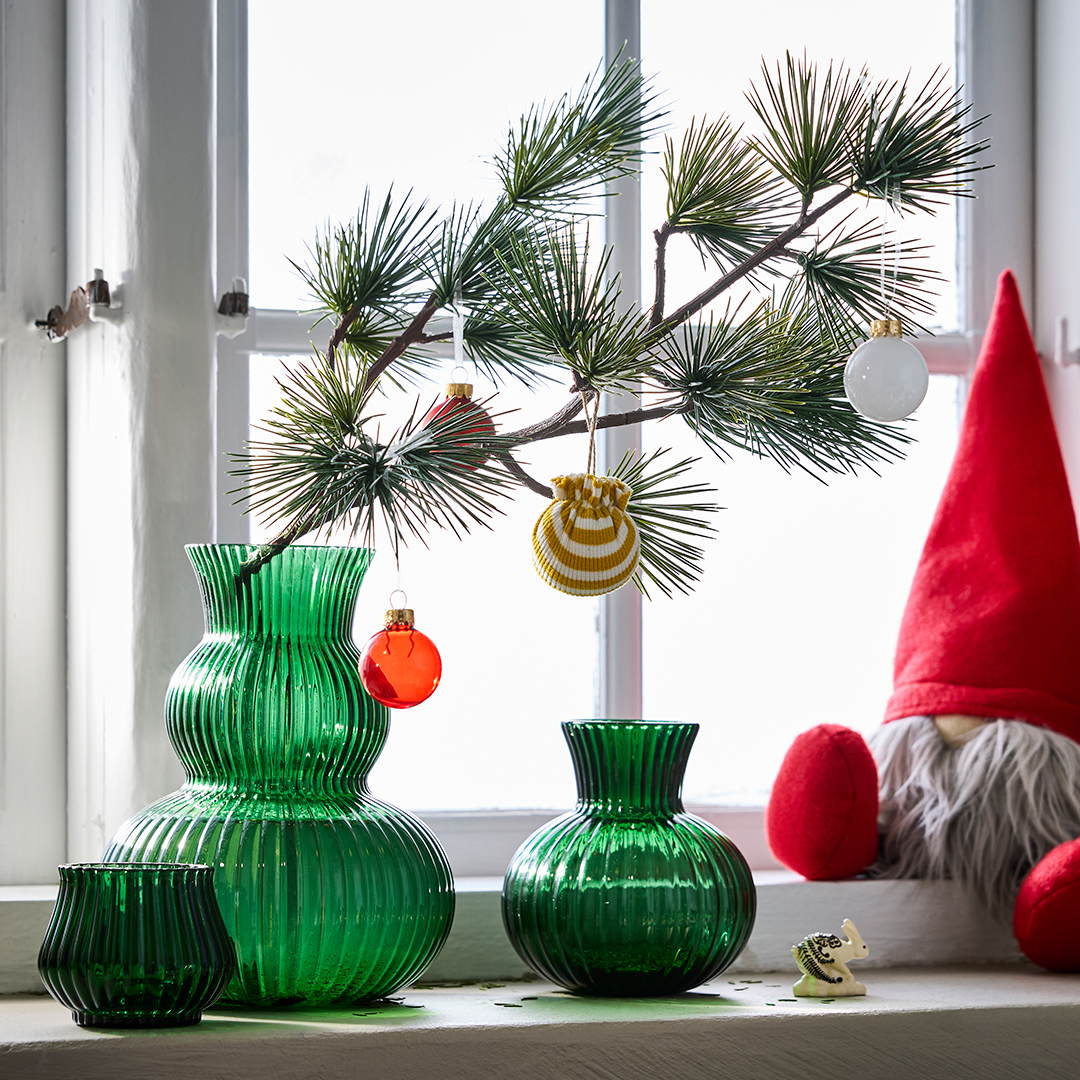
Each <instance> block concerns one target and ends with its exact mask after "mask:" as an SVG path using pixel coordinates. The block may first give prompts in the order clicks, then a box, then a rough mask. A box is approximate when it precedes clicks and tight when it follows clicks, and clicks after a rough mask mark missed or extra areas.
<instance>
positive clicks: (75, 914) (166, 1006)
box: [38, 863, 236, 1027]
mask: <svg viewBox="0 0 1080 1080" xmlns="http://www.w3.org/2000/svg"><path fill="white" fill-rule="evenodd" d="M59 871H60V895H59V897H58V898H57V901H56V908H55V910H54V911H53V917H52V921H51V922H50V923H49V929H48V930H47V931H46V932H45V940H44V941H43V942H42V945H41V951H40V953H39V954H38V971H39V972H40V974H41V980H42V982H44V983H45V987H46V989H47V990H48V991H49V993H50V994H52V996H53V997H54V998H56V1000H57V1001H59V1002H60V1004H61V1005H66V1006H67V1007H68V1008H69V1009H70V1010H71V1014H72V1016H73V1017H74V1019H75V1023H76V1024H79V1025H80V1026H82V1027H183V1026H184V1025H187V1024H197V1023H198V1022H199V1020H201V1019H202V1011H203V1009H206V1008H209V1006H211V1005H212V1004H213V1003H214V1002H215V1001H217V999H218V998H219V997H220V996H221V994H222V992H223V991H224V989H225V986H226V984H227V983H228V981H229V979H231V978H232V976H233V972H234V970H235V967H236V953H235V949H234V947H233V943H232V941H230V939H229V935H228V933H227V932H226V930H225V923H224V922H223V921H222V918H221V912H220V910H219V909H218V906H217V900H216V899H215V898H214V879H213V874H214V871H213V869H212V868H211V867H209V866H193V865H189V864H175V863H76V864H73V865H70V866H61V867H59Z"/></svg>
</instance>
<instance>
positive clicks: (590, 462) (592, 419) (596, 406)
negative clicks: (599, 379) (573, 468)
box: [581, 390, 600, 476]
mask: <svg viewBox="0 0 1080 1080" xmlns="http://www.w3.org/2000/svg"><path fill="white" fill-rule="evenodd" d="M595 393H596V397H595V398H594V399H593V409H592V415H591V416H590V415H589V394H588V391H587V390H582V391H581V404H582V406H583V407H584V409H585V423H586V424H588V426H589V453H588V456H587V458H586V459H585V471H586V472H587V473H589V474H590V475H593V476H595V475H596V416H597V413H598V412H599V411H600V392H599V391H596V392H595Z"/></svg>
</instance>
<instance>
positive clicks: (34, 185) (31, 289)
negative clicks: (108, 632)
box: [0, 0, 85, 885]
mask: <svg viewBox="0 0 1080 1080" xmlns="http://www.w3.org/2000/svg"><path fill="white" fill-rule="evenodd" d="M0 39H2V43H0V50H2V51H0V71H2V79H3V92H2V99H0V100H2V113H0V146H2V149H3V165H2V168H3V173H2V177H0V191H2V196H0V686H2V691H0V885H8V884H12V885H14V884H26V883H32V882H36V881H51V880H52V879H53V877H54V876H55V873H56V865H57V863H59V862H62V861H63V859H64V848H65V828H66V820H65V810H66V806H65V793H64V792H65V774H64V761H65V728H66V723H65V715H64V714H65V693H64V690H65V678H64V675H65V657H64V354H65V349H64V346H63V345H62V344H61V345H52V344H49V343H48V342H47V341H46V340H45V338H44V335H43V334H42V333H41V332H40V331H38V330H35V329H33V326H32V323H33V320H34V319H35V318H44V317H45V315H46V313H47V311H48V310H49V309H50V308H51V307H53V306H54V305H55V304H57V303H60V302H61V301H62V302H63V306H64V307H66V306H67V291H66V290H65V288H64V285H65V278H64V4H63V0H35V2H34V3H25V2H24V3H5V4H4V5H3V6H2V8H0ZM84 280H85V279H84Z"/></svg>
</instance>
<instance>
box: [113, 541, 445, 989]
mask: <svg viewBox="0 0 1080 1080" xmlns="http://www.w3.org/2000/svg"><path fill="white" fill-rule="evenodd" d="M253 550H254V549H253V548H251V547H249V546H246V545H220V546H217V545H215V546H199V545H193V546H191V547H189V548H188V555H189V557H190V558H191V561H192V563H193V565H194V567H195V571H196V574H197V575H198V578H199V583H200V585H201V587H202V596H203V605H204V609H205V616H206V634H205V636H204V637H203V640H202V641H201V642H200V643H199V645H198V646H196V648H195V649H194V651H193V652H192V653H191V654H190V655H189V656H188V658H187V659H186V660H184V662H183V663H182V664H181V665H180V667H179V668H178V669H177V671H176V674H175V675H174V676H173V679H172V682H171V684H170V686H169V692H168V696H167V699H166V705H165V717H166V723H167V726H168V731H169V738H170V739H171V740H172V744H173V746H174V747H175V749H176V752H177V754H178V755H179V757H180V760H181V761H182V762H183V765H184V769H185V771H186V773H187V777H188V780H187V783H185V784H184V786H183V787H182V788H181V789H180V790H179V791H178V792H176V793H175V794H173V795H169V796H167V797H166V798H164V799H162V800H161V801H160V802H157V803H155V804H154V805H153V806H150V807H149V808H147V809H146V810H143V811H142V812H140V813H138V814H136V815H135V816H134V817H132V818H131V819H130V820H129V821H127V822H126V823H125V824H124V825H122V826H121V827H120V829H119V830H118V831H117V833H116V836H114V837H113V839H112V842H111V843H110V845H109V847H108V849H107V850H106V853H105V858H106V860H112V861H120V862H127V861H138V862H146V861H150V860H155V861H161V862H174V861H175V862H206V863H209V864H210V865H212V866H213V867H215V870H216V876H215V879H214V883H215V887H216V890H217V898H218V902H219V904H220V906H221V911H222V915H223V916H224V919H225V925H226V927H227V928H228V930H229V933H230V935H231V936H232V938H233V940H234V941H235V942H236V947H237V956H238V961H239V967H238V970H237V974H236V977H235V978H234V979H233V980H232V981H231V982H230V983H229V986H228V987H227V989H226V991H225V998H226V1000H229V1001H236V1002H244V1003H249V1004H253V1005H272V1004H287V1003H291V1002H309V1003H327V1002H333V1001H362V1000H367V999H371V998H377V997H383V996H385V995H386V994H389V993H391V992H393V991H394V990H396V989H398V988H399V987H401V986H404V985H406V984H407V983H409V982H411V981H412V980H413V979H415V978H416V976H417V975H419V974H420V972H421V971H423V970H424V968H425V967H426V966H427V965H428V964H429V963H430V962H431V960H432V959H433V958H434V956H435V954H436V953H437V952H438V951H439V949H440V948H441V946H442V943H443V941H445V939H446V935H447V933H448V932H449V929H450V923H451V920H452V918H453V912H454V892H453V885H452V880H451V877H450V868H449V865H448V864H447V861H446V857H445V855H444V854H443V852H442V849H441V848H440V847H439V845H438V842H437V841H436V839H435V838H434V836H432V835H431V833H430V832H428V830H427V829H426V828H425V827H424V825H422V824H421V823H420V822H419V821H417V820H416V819H415V818H413V817H410V816H409V815H408V814H406V813H405V812H404V811H403V810H398V809H396V808H395V807H393V806H390V805H388V804H387V803H384V802H381V801H380V800H378V799H375V798H373V797H372V796H371V794H370V793H369V792H368V789H367V774H368V771H369V770H370V769H371V766H372V765H373V764H374V762H375V760H376V758H378V756H379V753H380V751H381V750H382V747H383V744H384V742H385V741H386V736H387V731H388V720H387V712H386V709H385V708H384V707H383V706H382V705H379V704H377V703H376V702H374V701H372V699H371V698H370V697H368V695H367V694H366V693H365V692H364V689H363V687H362V685H361V683H360V674H359V671H358V669H357V661H358V659H359V653H358V651H357V649H356V647H355V646H354V644H353V642H352V639H351V636H350V634H351V623H352V612H353V606H354V604H355V600H356V594H357V591H358V589H359V587H360V583H361V581H362V579H363V576H364V572H365V570H366V569H367V566H368V562H369V560H370V556H371V553H370V552H369V551H367V550H365V549H363V548H349V547H345V548H332V547H322V546H319V547H300V546H294V547H290V548H288V549H286V550H285V551H284V552H282V553H281V554H280V555H278V556H276V557H275V558H273V559H272V560H270V561H269V562H268V563H266V564H265V565H264V566H263V567H262V568H261V569H260V570H259V571H258V572H257V573H256V574H255V575H253V576H252V577H251V578H249V579H246V580H243V581H241V579H240V577H239V570H240V567H241V564H242V563H243V561H244V560H245V559H246V558H247V557H248V555H250V554H251V552H252V551H253Z"/></svg>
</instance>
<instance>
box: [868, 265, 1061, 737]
mask: <svg viewBox="0 0 1080 1080" xmlns="http://www.w3.org/2000/svg"><path fill="white" fill-rule="evenodd" d="M893 680H894V686H895V690H894V691H893V695H892V697H891V698H890V699H889V704H888V707H887V709H886V710H885V720H886V721H889V720H898V719H900V718H902V717H905V716H919V715H928V716H934V715H940V714H944V713H963V714H967V715H971V716H985V717H999V718H1002V719H1012V720H1026V721H1028V722H1029V723H1031V724H1038V725H1040V726H1042V727H1048V728H1050V729H1052V730H1053V731H1057V732H1060V733H1061V734H1062V735H1067V736H1068V737H1069V738H1070V739H1074V740H1075V741H1077V742H1080V540H1078V538H1077V530H1076V516H1075V513H1074V511H1073V504H1072V499H1071V497H1070V494H1069V485H1068V481H1067V480H1066V478H1065V466H1064V463H1063V462H1062V459H1061V449H1060V447H1059V446H1058V440H1057V434H1056V432H1055V429H1054V421H1053V418H1052V417H1051V415H1050V403H1049V401H1048V400H1047V397H1046V386H1045V384H1044V383H1043V375H1042V369H1041V367H1040V364H1039V357H1038V354H1037V353H1036V352H1035V344H1034V342H1033V341H1032V340H1031V332H1030V330H1029V329H1028V325H1027V321H1026V320H1025V318H1024V312H1023V308H1022V307H1021V306H1020V294H1019V291H1018V290H1017V287H1016V279H1015V278H1014V277H1013V276H1012V273H1011V272H1009V271H1005V273H1003V274H1002V275H1001V279H1000V280H999V281H998V290H997V297H996V298H995V300H994V310H993V313H992V314H991V316H990V325H989V326H988V327H987V331H986V337H985V339H984V341H983V346H982V351H981V352H980V354H979V360H978V363H977V364H976V366H975V375H974V377H973V379H972V383H971V393H970V395H969V396H968V404H967V410H966V412H965V414H964V423H963V427H962V429H961V432H960V441H959V445H958V446H957V450H956V458H955V459H954V461H953V465H952V469H951V471H950V473H949V478H948V480H947V481H946V484H945V491H944V493H943V494H942V496H941V501H940V502H939V503H938V508H937V513H936V514H935V515H934V523H933V524H932V525H931V526H930V535H929V536H928V537H927V540H926V546H925V547H924V548H923V553H922V557H921V559H920V560H919V567H918V570H917V571H916V572H915V581H914V583H913V584H912V586H911V593H910V595H909V596H908V602H907V608H906V609H905V611H904V618H903V622H902V623H901V625H900V639H899V641H898V643H897V647H896V661H895V667H894V676H893Z"/></svg>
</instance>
